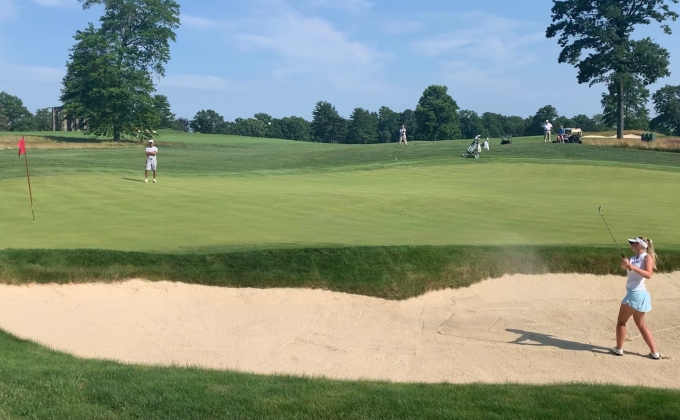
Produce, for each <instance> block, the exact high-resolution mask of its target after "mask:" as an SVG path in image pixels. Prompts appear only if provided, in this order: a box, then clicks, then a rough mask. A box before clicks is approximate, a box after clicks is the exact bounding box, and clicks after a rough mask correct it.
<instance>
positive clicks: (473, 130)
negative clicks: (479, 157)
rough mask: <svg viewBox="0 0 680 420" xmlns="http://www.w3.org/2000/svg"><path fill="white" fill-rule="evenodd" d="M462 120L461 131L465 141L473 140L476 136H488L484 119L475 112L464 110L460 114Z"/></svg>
mask: <svg viewBox="0 0 680 420" xmlns="http://www.w3.org/2000/svg"><path fill="white" fill-rule="evenodd" d="M458 117H459V119H460V131H461V135H462V137H463V138H464V139H473V138H475V136H486V135H487V134H486V132H485V131H484V124H482V119H481V118H480V116H479V115H478V114H477V113H476V112H475V111H470V110H469V109H464V110H462V111H460V112H459V113H458Z"/></svg>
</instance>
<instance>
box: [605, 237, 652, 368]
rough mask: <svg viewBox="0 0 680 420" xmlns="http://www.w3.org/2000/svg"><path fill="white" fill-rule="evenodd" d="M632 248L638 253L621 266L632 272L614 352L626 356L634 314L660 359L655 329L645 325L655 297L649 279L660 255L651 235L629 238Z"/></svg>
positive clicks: (650, 348) (618, 325) (644, 337)
mask: <svg viewBox="0 0 680 420" xmlns="http://www.w3.org/2000/svg"><path fill="white" fill-rule="evenodd" d="M628 242H629V243H630V248H631V249H632V250H633V252H634V253H635V256H633V257H631V258H624V259H623V260H622V261H621V268H623V269H624V270H627V271H628V282H627V283H626V291H627V292H628V293H627V294H626V297H625V298H623V301H622V302H621V308H620V309H619V317H618V321H617V323H616V347H614V348H612V350H611V351H612V353H614V354H615V355H617V356H623V342H624V340H625V338H626V324H627V323H628V320H629V319H630V317H631V316H632V317H633V320H635V325H637V327H638V330H640V335H641V336H642V338H643V339H644V340H645V343H647V345H648V346H649V350H650V351H651V353H650V355H649V357H651V358H652V359H655V360H658V359H660V358H661V355H660V354H659V350H658V349H657V348H656V343H654V337H652V332H651V331H650V330H649V328H648V327H647V324H645V314H646V313H647V312H650V311H651V310H652V297H651V296H650V294H649V292H648V291H647V287H645V280H649V279H650V278H652V275H653V274H654V269H655V268H656V261H657V256H656V253H655V252H654V242H652V240H651V239H649V238H643V237H638V238H634V239H629V240H628Z"/></svg>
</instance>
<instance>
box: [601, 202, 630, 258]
mask: <svg viewBox="0 0 680 420" xmlns="http://www.w3.org/2000/svg"><path fill="white" fill-rule="evenodd" d="M600 216H602V221H603V222H604V225H605V226H607V230H608V231H609V234H610V235H611V236H612V239H613V240H614V243H615V244H616V247H617V248H618V249H619V252H620V253H621V258H626V256H625V255H624V254H623V250H622V249H621V247H620V246H619V243H618V242H616V238H615V237H614V234H613V233H612V230H611V229H609V224H608V223H607V219H605V218H604V214H602V206H600Z"/></svg>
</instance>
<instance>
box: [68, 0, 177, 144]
mask: <svg viewBox="0 0 680 420" xmlns="http://www.w3.org/2000/svg"><path fill="white" fill-rule="evenodd" d="M80 1H81V2H82V3H83V8H84V9H88V8H90V7H91V6H93V5H103V6H104V14H103V15H102V17H101V18H100V20H99V21H100V23H101V25H100V27H98V28H95V27H94V25H93V24H89V26H88V28H87V29H85V30H84V31H78V32H77V33H76V36H75V39H76V45H75V46H74V47H73V48H72V50H71V57H70V61H69V63H68V65H67V74H66V76H65V77H64V87H63V89H62V101H63V102H64V104H65V107H66V110H67V113H68V114H69V115H70V116H71V117H73V118H76V119H78V120H80V121H81V125H84V127H86V128H85V131H86V132H87V133H89V134H94V135H96V136H109V135H111V136H113V138H114V139H115V140H119V139H121V138H122V137H123V136H130V137H137V138H143V137H148V136H149V135H150V133H151V132H152V131H153V130H154V129H156V128H158V125H159V123H160V116H159V114H158V112H157V111H156V109H155V107H154V105H155V103H154V99H153V98H152V96H151V95H152V93H153V92H154V89H155V88H154V82H153V80H154V77H163V76H164V75H165V65H166V64H167V62H168V61H169V60H170V41H175V30H177V28H179V4H177V2H175V1H174V0H80Z"/></svg>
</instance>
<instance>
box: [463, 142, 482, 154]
mask: <svg viewBox="0 0 680 420" xmlns="http://www.w3.org/2000/svg"><path fill="white" fill-rule="evenodd" d="M481 152H482V146H481V145H480V144H479V137H477V138H475V139H474V140H473V141H472V143H471V144H470V146H469V147H468V148H467V150H466V151H465V153H463V157H464V158H471V157H473V158H475V159H479V154H480V153H481Z"/></svg>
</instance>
